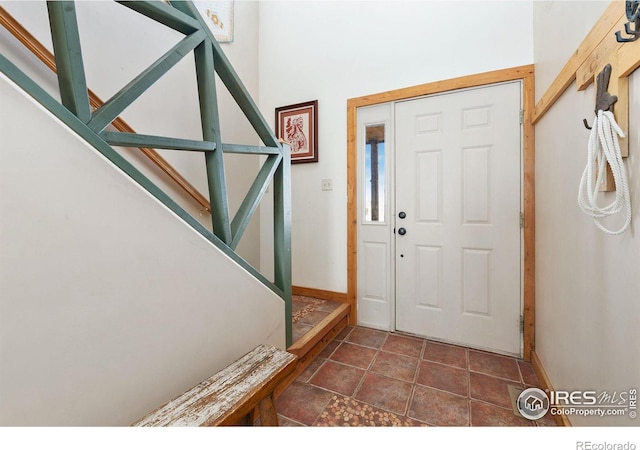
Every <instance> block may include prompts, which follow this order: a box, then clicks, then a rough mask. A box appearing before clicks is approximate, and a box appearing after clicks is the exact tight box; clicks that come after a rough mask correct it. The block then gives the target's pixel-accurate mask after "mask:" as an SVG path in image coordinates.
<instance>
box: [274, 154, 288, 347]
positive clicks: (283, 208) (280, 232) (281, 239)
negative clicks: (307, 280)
mask: <svg viewBox="0 0 640 450" xmlns="http://www.w3.org/2000/svg"><path fill="white" fill-rule="evenodd" d="M273 231H274V236H273V243H274V245H273V252H274V284H275V285H276V286H277V287H278V288H279V289H281V290H282V294H283V297H282V298H283V299H284V309H285V326H286V336H287V347H289V346H290V345H291V344H292V343H293V322H292V317H293V313H292V307H291V147H290V146H289V144H286V143H283V144H282V161H281V162H280V166H279V167H278V169H277V170H276V173H275V175H274V177H273Z"/></svg>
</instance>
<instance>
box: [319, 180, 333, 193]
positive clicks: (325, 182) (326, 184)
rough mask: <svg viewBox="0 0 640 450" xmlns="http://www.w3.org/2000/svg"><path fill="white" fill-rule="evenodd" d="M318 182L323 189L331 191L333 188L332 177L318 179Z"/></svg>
mask: <svg viewBox="0 0 640 450" xmlns="http://www.w3.org/2000/svg"><path fill="white" fill-rule="evenodd" d="M320 184H321V186H322V190H323V191H331V190H333V179H332V178H323V179H322V180H320Z"/></svg>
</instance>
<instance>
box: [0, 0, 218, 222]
mask: <svg viewBox="0 0 640 450" xmlns="http://www.w3.org/2000/svg"><path fill="white" fill-rule="evenodd" d="M0 24H1V25H2V26H4V27H5V28H6V29H7V30H8V31H9V32H10V33H11V34H12V35H13V36H14V37H15V38H16V39H18V40H19V41H20V42H21V43H22V44H23V45H24V46H25V47H26V48H28V49H29V50H30V51H31V53H33V54H34V55H35V56H36V57H37V58H38V59H39V60H40V61H42V62H43V63H44V64H45V65H46V66H47V67H48V68H49V69H51V70H53V71H54V72H56V62H55V58H54V56H53V54H52V53H51V52H50V51H49V50H48V49H47V48H46V47H45V46H44V45H42V43H41V42H40V41H38V40H37V39H36V38H35V37H34V36H33V35H32V34H31V33H29V31H27V30H26V29H25V28H24V27H23V26H22V25H21V24H20V23H19V22H18V21H17V20H16V19H15V18H14V17H13V16H12V15H11V14H9V12H8V11H7V10H6V9H4V8H3V7H2V6H0ZM88 93H89V103H90V105H91V107H92V108H93V109H98V108H99V107H100V106H102V105H103V104H104V102H103V101H102V100H101V99H100V97H98V96H97V95H96V94H95V93H94V92H93V91H92V90H91V89H88ZM112 125H113V126H114V127H115V128H116V129H117V130H118V131H122V132H126V133H135V130H134V129H133V128H131V126H130V125H129V124H128V123H127V122H125V121H124V120H123V119H122V118H120V117H118V118H116V119H115V120H114V121H113V123H112ZM140 151H142V153H143V154H144V155H145V156H147V157H148V158H149V159H150V160H151V161H152V162H153V163H154V164H155V165H156V166H158V167H159V168H160V170H162V171H163V172H164V173H165V174H166V175H168V176H169V178H171V179H172V180H173V181H174V182H175V183H177V184H178V186H180V187H181V188H182V189H183V190H184V191H185V192H186V193H187V195H189V196H190V197H191V198H193V199H194V200H195V201H196V202H198V204H199V205H200V206H201V207H202V208H204V209H205V210H207V211H209V212H211V205H210V204H209V201H208V200H207V198H206V197H205V196H203V195H202V194H201V193H200V192H199V191H198V190H197V189H196V188H195V187H194V186H193V185H192V184H191V183H189V182H188V181H187V180H186V179H185V178H184V177H183V176H182V175H181V174H180V173H179V172H178V171H177V170H176V169H175V168H174V167H173V166H171V164H169V163H168V162H167V160H166V159H164V158H163V157H162V156H160V154H159V153H158V152H157V151H156V150H154V149H152V148H144V147H140Z"/></svg>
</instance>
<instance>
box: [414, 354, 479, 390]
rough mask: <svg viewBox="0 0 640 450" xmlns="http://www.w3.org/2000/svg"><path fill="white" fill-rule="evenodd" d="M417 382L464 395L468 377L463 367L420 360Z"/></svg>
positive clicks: (467, 386) (467, 385) (467, 388)
mask: <svg viewBox="0 0 640 450" xmlns="http://www.w3.org/2000/svg"><path fill="white" fill-rule="evenodd" d="M416 382H417V383H420V384H423V385H425V386H429V387H433V388H436V389H440V390H443V391H448V392H451V393H453V394H458V395H462V396H464V397H466V396H467V395H468V394H469V378H468V372H467V371H466V370H465V369H459V368H457V367H452V366H445V365H443V364H438V363H434V362H431V361H421V362H420V370H419V372H418V378H417V380H416Z"/></svg>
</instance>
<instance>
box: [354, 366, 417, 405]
mask: <svg viewBox="0 0 640 450" xmlns="http://www.w3.org/2000/svg"><path fill="white" fill-rule="evenodd" d="M410 395H411V384H409V383H405V382H403V381H399V380H394V379H392V378H388V377H383V376H382V375H377V374H375V373H367V374H366V375H365V377H364V381H363V382H362V386H360V388H359V389H358V392H357V394H356V396H355V398H356V399H357V400H361V401H363V402H365V403H368V404H370V405H373V406H377V407H378V408H382V409H384V410H386V411H391V412H393V413H395V414H398V415H401V416H402V415H404V414H405V411H406V409H407V403H408V402H409V396H410Z"/></svg>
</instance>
